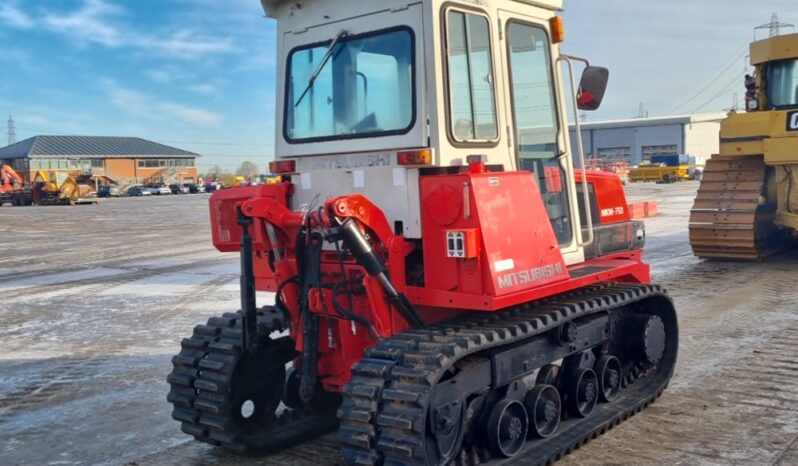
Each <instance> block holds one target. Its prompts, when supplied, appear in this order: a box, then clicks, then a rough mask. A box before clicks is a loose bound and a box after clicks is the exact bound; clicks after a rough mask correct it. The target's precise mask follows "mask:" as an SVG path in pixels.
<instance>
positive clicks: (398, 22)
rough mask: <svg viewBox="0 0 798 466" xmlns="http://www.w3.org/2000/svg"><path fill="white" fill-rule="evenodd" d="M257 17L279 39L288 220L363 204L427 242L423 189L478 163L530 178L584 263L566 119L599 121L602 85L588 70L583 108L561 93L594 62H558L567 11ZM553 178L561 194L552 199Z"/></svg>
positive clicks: (344, 10) (308, 9)
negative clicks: (342, 201)
mask: <svg viewBox="0 0 798 466" xmlns="http://www.w3.org/2000/svg"><path fill="white" fill-rule="evenodd" d="M262 3H263V7H264V10H265V12H266V14H267V16H269V17H271V18H275V19H277V25H278V26H277V33H278V39H277V50H278V53H277V56H278V57H279V60H278V67H277V105H276V108H277V119H276V128H277V131H276V132H277V137H276V154H277V158H276V161H275V162H273V163H272V172H273V173H281V174H290V175H293V176H292V181H293V182H294V183H295V184H296V188H297V189H296V194H295V196H294V200H293V202H294V206H293V208H294V209H300V208H303V206H304V208H311V209H312V208H314V207H318V206H319V205H321V204H322V203H323V202H324V200H325V199H326V198H327V197H328V196H336V195H343V194H349V193H357V192H360V193H363V194H364V195H366V196H368V197H369V198H370V199H371V200H372V201H373V202H374V203H375V204H376V205H378V206H380V208H381V209H383V210H384V212H385V214H386V215H387V216H388V219H389V220H390V221H391V222H392V223H393V224H394V226H395V228H396V230H397V232H401V233H402V234H403V235H404V236H405V237H406V238H409V239H416V238H421V222H420V218H421V208H422V206H421V200H420V197H419V176H420V175H421V174H425V173H429V174H432V173H445V172H447V171H453V170H459V169H461V168H463V167H465V166H467V165H468V162H469V161H472V160H474V159H475V158H476V159H480V158H481V159H482V160H483V161H485V162H486V163H487V165H488V167H490V169H494V170H505V171H516V170H529V171H532V172H534V173H535V174H536V178H537V180H538V185H539V186H540V188H541V190H542V191H543V193H542V195H543V198H544V201H545V204H546V207H547V210H548V213H549V217H550V219H551V223H552V226H553V227H554V232H555V234H556V236H557V238H558V240H559V242H560V245H561V249H562V253H563V255H564V257H565V261H566V263H567V264H575V263H579V262H582V261H583V260H584V252H583V248H584V246H585V245H586V244H588V243H589V242H591V241H592V225H590V223H589V222H590V217H591V215H586V217H587V219H586V221H587V222H588V225H587V228H585V231H586V232H588V233H587V234H585V235H584V236H588V237H587V238H583V233H582V226H581V225H580V221H579V214H578V206H577V202H576V199H577V198H576V196H577V189H576V183H575V180H574V169H573V166H574V153H573V152H572V150H571V147H570V143H569V137H568V119H567V115H566V113H567V112H568V108H569V105H570V106H571V107H572V108H579V109H582V110H595V109H596V108H598V106H599V104H600V102H601V99H602V98H603V94H604V89H605V87H606V81H607V77H608V72H607V70H606V69H604V68H597V67H590V66H588V67H587V68H586V69H585V71H584V74H583V78H582V83H581V84H580V89H579V92H578V94H579V98H578V102H577V95H576V94H577V92H576V91H571V90H568V91H566V90H565V88H564V86H563V82H564V81H565V80H564V79H563V78H564V77H563V74H564V73H570V74H571V76H570V79H569V81H571V82H572V81H573V79H572V78H573V65H572V61H574V60H579V61H582V62H585V63H587V62H586V61H584V60H582V59H575V58H574V57H568V56H566V55H563V54H561V53H560V47H559V45H558V43H559V42H561V41H562V40H563V38H564V32H563V24H562V18H561V17H559V16H557V12H558V11H560V10H561V9H562V6H563V2H562V0H523V1H516V0H492V1H487V0H468V1H444V0H422V1H407V0H378V1H336V0H315V1H311V0H290V1H287V0H286V1H281V0H262ZM567 99H571V102H567ZM576 121H577V124H578V119H576ZM580 142H581V141H580ZM580 149H581V148H580ZM580 153H581V150H579V151H577V158H579V157H581V155H580ZM552 171H554V172H555V173H556V172H559V177H558V179H562V180H563V183H562V184H563V185H564V188H565V189H558V190H556V191H551V192H547V183H546V182H545V178H546V176H548V175H550V174H551V172H552ZM584 194H585V196H586V195H587V190H586V189H585V190H584ZM518 202H524V201H523V200H521V199H519V200H518ZM585 205H588V206H589V205H590V204H589V203H588V202H585Z"/></svg>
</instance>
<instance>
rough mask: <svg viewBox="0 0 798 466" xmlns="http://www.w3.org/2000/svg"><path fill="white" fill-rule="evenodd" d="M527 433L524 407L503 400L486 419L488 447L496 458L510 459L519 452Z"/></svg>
mask: <svg viewBox="0 0 798 466" xmlns="http://www.w3.org/2000/svg"><path fill="white" fill-rule="evenodd" d="M528 433H529V420H528V418H527V415H526V408H524V405H523V404H522V403H521V402H519V401H516V400H510V399H504V400H501V401H499V402H498V403H496V405H495V406H494V407H493V409H491V412H490V416H489V417H488V425H487V434H488V446H489V447H490V450H491V452H493V454H494V455H496V456H501V457H504V458H512V457H513V456H515V455H517V454H518V452H520V451H521V448H523V447H524V443H525V442H526V437H527V434H528Z"/></svg>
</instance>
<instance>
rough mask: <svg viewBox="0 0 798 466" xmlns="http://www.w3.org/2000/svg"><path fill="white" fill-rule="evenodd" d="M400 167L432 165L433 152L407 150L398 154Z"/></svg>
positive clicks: (397, 158) (428, 150)
mask: <svg viewBox="0 0 798 466" xmlns="http://www.w3.org/2000/svg"><path fill="white" fill-rule="evenodd" d="M396 161H397V163H399V165H431V164H432V151H431V150H430V149H418V150H406V151H402V152H399V153H398V154H396Z"/></svg>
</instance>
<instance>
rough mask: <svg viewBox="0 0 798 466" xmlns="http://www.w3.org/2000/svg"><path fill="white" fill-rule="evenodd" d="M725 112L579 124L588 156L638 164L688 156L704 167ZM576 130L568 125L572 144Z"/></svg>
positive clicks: (717, 144) (715, 150)
mask: <svg viewBox="0 0 798 466" xmlns="http://www.w3.org/2000/svg"><path fill="white" fill-rule="evenodd" d="M724 118H726V114H725V113H708V114H697V115H684V116H672V117H656V118H635V119H629V120H615V121H597V122H586V123H582V142H583V144H584V149H585V154H586V155H587V156H588V157H592V158H597V159H603V160H609V161H628V162H629V163H630V164H631V165H638V164H640V163H641V162H644V161H648V160H650V159H651V157H652V156H654V155H678V154H689V155H692V156H694V157H695V158H696V164H697V165H704V162H705V161H706V160H707V159H709V158H710V157H711V156H712V154H716V153H718V150H719V147H720V142H719V133H720V122H721V120H723V119H724ZM575 135H576V130H575V128H574V126H573V125H571V130H570V137H571V143H572V145H573V144H574V143H575V142H576V140H575Z"/></svg>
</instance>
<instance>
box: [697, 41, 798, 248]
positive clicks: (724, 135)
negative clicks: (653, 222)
mask: <svg viewBox="0 0 798 466" xmlns="http://www.w3.org/2000/svg"><path fill="white" fill-rule="evenodd" d="M750 56H751V65H752V66H753V67H754V68H755V72H754V74H753V75H747V76H746V82H745V85H746V91H747V92H746V110H747V111H746V112H734V111H733V112H731V113H730V114H729V116H728V118H726V119H725V120H724V121H723V122H722V123H721V131H720V153H719V154H717V155H714V156H713V157H712V158H711V159H710V160H708V161H707V164H706V167H705V170H704V174H703V178H702V180H701V185H700V187H699V190H698V195H697V197H696V199H695V204H694V205H693V209H692V210H691V214H690V244H691V246H692V248H693V253H694V254H695V255H696V256H698V257H702V258H707V259H729V260H759V259H762V258H764V257H766V256H768V255H771V254H773V253H776V252H778V251H781V250H783V249H785V248H786V247H788V246H790V245H792V244H793V239H794V238H795V237H796V236H797V235H796V232H798V34H790V35H782V36H775V37H770V38H768V39H764V40H759V41H756V42H753V43H751V53H750Z"/></svg>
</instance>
